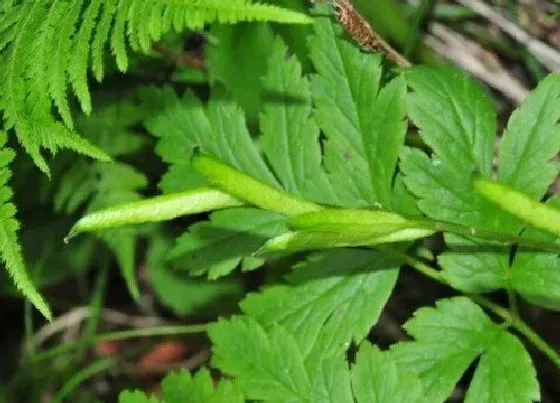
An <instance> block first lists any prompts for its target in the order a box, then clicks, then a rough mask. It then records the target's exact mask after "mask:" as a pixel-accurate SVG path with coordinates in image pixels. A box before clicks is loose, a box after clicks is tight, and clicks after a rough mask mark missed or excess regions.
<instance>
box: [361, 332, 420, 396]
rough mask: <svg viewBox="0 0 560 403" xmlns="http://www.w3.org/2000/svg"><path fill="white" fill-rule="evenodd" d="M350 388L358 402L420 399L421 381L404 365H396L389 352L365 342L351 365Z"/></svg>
mask: <svg viewBox="0 0 560 403" xmlns="http://www.w3.org/2000/svg"><path fill="white" fill-rule="evenodd" d="M352 389H353V391H354V396H355V397H356V400H357V402H358V403H385V402H407V403H408V402H410V403H416V402H423V401H424V397H423V390H422V384H421V383H420V381H419V380H418V378H417V377H416V376H415V375H414V374H413V373H412V372H410V371H408V369H407V368H397V365H396V363H395V361H394V360H393V359H392V357H391V355H390V353H387V352H381V351H379V349H378V348H377V347H376V346H372V345H371V344H370V343H368V342H367V341H364V342H363V343H362V344H361V345H360V349H359V350H358V354H357V355H356V363H355V364H354V365H353V366H352Z"/></svg>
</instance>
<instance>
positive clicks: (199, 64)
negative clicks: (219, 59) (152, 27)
mask: <svg viewBox="0 0 560 403" xmlns="http://www.w3.org/2000/svg"><path fill="white" fill-rule="evenodd" d="M152 48H153V49H154V50H155V51H156V52H158V53H160V54H161V55H162V56H165V57H166V58H168V59H170V60H172V61H173V62H175V63H177V64H179V65H182V66H186V67H191V68H193V69H196V70H200V71H206V63H204V60H201V59H199V58H196V57H194V56H191V55H187V54H183V53H179V52H175V51H174V50H172V49H169V48H168V47H167V46H165V45H164V44H162V43H161V42H156V43H154V44H153V45H152Z"/></svg>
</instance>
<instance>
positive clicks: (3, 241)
mask: <svg viewBox="0 0 560 403" xmlns="http://www.w3.org/2000/svg"><path fill="white" fill-rule="evenodd" d="M5 145H6V134H5V133H0V223H1V225H0V245H1V246H0V258H1V259H2V262H3V263H4V266H5V269H6V271H7V272H8V274H9V275H10V277H11V278H12V279H13V281H14V284H15V286H16V287H17V289H18V290H19V291H21V293H22V294H23V295H24V296H25V297H26V298H28V299H29V301H31V303H32V304H33V305H34V306H35V307H36V308H37V309H38V310H39V311H40V312H41V313H42V314H43V315H44V316H45V317H46V318H47V319H49V320H50V319H51V318H52V313H51V310H50V308H49V306H48V305H47V303H46V302H45V300H44V299H43V297H41V295H40V294H39V293H38V291H37V290H36V289H35V286H34V285H33V283H32V282H31V280H30V278H29V274H28V273H27V269H26V268H25V264H24V260H23V256H22V253H21V248H20V245H19V243H18V234H17V232H18V229H19V222H18V221H17V220H16V218H15V214H16V208H15V206H14V205H13V203H12V202H11V198H12V190H11V189H10V188H9V187H8V181H9V179H10V176H11V174H12V173H11V171H10V168H9V167H8V165H9V163H10V162H11V161H12V160H13V158H14V152H13V151H12V150H11V149H10V148H7V147H6V146H5Z"/></svg>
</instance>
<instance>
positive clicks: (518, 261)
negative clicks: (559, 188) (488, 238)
mask: <svg viewBox="0 0 560 403" xmlns="http://www.w3.org/2000/svg"><path fill="white" fill-rule="evenodd" d="M547 204H548V205H550V206H551V207H555V208H560V196H559V195H556V196H554V197H553V198H551V199H549V200H548V202H547ZM522 236H523V238H529V239H537V240H541V241H547V242H550V243H554V242H556V244H560V238H558V237H556V236H554V235H550V234H549V233H548V232H543V231H538V230H536V229H533V228H530V229H528V230H526V231H524V232H523V235H522ZM511 286H512V287H513V289H514V290H515V291H516V292H517V293H519V295H521V296H522V297H523V298H525V299H526V300H527V301H529V302H532V303H534V304H536V305H539V306H543V307H545V308H548V309H554V310H560V258H559V257H558V254H557V253H556V254H555V253H544V252H543V251H539V250H531V249H529V248H522V247H521V248H519V249H518V250H517V253H516V254H515V257H514V260H513V264H512V265H511Z"/></svg>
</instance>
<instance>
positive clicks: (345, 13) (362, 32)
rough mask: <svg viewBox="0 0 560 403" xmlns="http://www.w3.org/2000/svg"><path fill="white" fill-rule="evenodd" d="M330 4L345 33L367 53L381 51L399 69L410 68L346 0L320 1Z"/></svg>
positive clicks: (406, 61) (409, 64)
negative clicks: (399, 67)
mask: <svg viewBox="0 0 560 403" xmlns="http://www.w3.org/2000/svg"><path fill="white" fill-rule="evenodd" d="M318 2H327V3H329V4H331V5H332V6H333V7H334V9H335V12H336V18H337V19H338V21H339V22H340V25H342V27H343V28H344V30H345V31H346V32H348V34H349V35H350V36H351V37H352V38H353V39H354V40H355V41H356V42H357V43H358V44H359V45H360V46H361V47H362V49H364V50H365V51H367V52H373V51H383V52H385V53H386V54H387V58H388V59H389V60H391V61H392V62H394V63H396V64H397V65H398V66H401V67H411V66H412V63H410V62H409V61H408V60H407V59H406V58H405V57H404V56H403V55H401V54H400V53H399V52H398V51H397V50H396V49H395V48H393V47H392V46H391V45H389V43H387V41H385V40H384V39H383V38H382V37H381V35H379V34H378V33H377V32H375V31H374V30H373V28H371V26H370V25H369V23H368V22H367V21H366V19H365V18H364V17H362V15H361V14H360V13H358V12H357V11H356V9H355V8H354V6H353V5H352V3H350V1H348V0H322V1H318Z"/></svg>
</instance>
